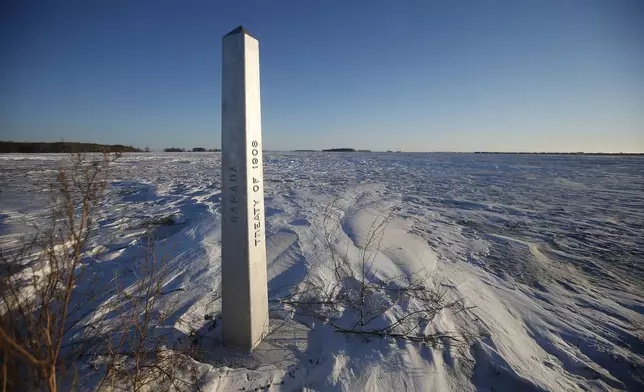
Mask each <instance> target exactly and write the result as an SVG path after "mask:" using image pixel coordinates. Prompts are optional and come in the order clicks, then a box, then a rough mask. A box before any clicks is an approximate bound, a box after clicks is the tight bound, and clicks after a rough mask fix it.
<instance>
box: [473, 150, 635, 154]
mask: <svg viewBox="0 0 644 392" xmlns="http://www.w3.org/2000/svg"><path fill="white" fill-rule="evenodd" d="M474 154H497V155H498V154H501V155H644V153H641V152H496V151H476V152H474Z"/></svg>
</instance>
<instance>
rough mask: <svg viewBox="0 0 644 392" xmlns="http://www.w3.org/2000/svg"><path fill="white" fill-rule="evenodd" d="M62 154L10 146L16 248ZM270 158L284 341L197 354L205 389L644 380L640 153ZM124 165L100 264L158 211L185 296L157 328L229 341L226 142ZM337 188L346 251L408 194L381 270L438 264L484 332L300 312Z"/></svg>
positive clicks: (105, 266)
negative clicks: (457, 333) (411, 337)
mask: <svg viewBox="0 0 644 392" xmlns="http://www.w3.org/2000/svg"><path fill="white" fill-rule="evenodd" d="M64 159H66V157H65V156H64V155H57V154H47V155H17V154H11V155H0V184H1V185H0V191H1V193H0V246H1V247H2V249H3V251H5V250H11V249H13V248H15V247H17V246H19V244H20V243H21V241H23V240H24V237H25V236H26V235H28V233H29V231H30V230H31V227H32V224H34V223H36V224H44V223H45V222H46V219H45V217H46V216H47V212H48V210H47V200H48V197H47V192H48V184H49V183H50V182H51V181H53V179H54V175H55V172H56V165H57V163H58V162H59V161H61V160H64ZM264 165H265V169H264V172H265V179H264V181H265V206H266V221H267V222H266V230H267V253H268V262H267V264H268V276H269V282H268V287H269V296H270V298H271V299H272V300H273V302H272V303H271V308H272V312H271V326H272V329H273V332H272V334H269V336H267V339H266V342H267V345H268V346H270V347H269V348H265V349H262V348H260V349H259V350H257V352H256V353H254V354H253V355H251V356H248V357H243V358H236V359H235V360H228V359H227V356H226V355H216V354H213V355H212V356H211V357H209V358H202V359H200V360H201V362H200V364H199V369H200V370H201V371H202V377H203V381H204V386H203V389H204V390H206V391H209V390H222V391H223V390H246V391H248V390H255V388H266V386H267V385H269V384H270V385H271V386H270V388H269V389H270V390H283V391H293V390H316V391H318V390H319V391H326V390H342V391H357V390H370V391H390V390H398V391H402V390H406V391H429V390H438V391H461V390H463V391H467V390H489V391H492V390H494V391H500V390H508V391H531V390H534V391H575V390H633V391H635V390H644V158H643V157H624V156H621V157H620V156H613V157H604V156H547V155H484V154H442V153H436V154H424V153H423V154H420V153H419V154H408V153H321V152H320V153H316V152H267V153H265V163H264ZM111 176H112V183H111V185H110V188H109V191H108V194H107V196H106V198H105V199H104V201H103V203H102V207H101V210H100V214H99V215H100V216H99V218H98V220H97V221H96V222H97V226H98V227H97V230H96V233H95V236H94V237H92V240H91V243H90V246H89V247H88V249H87V253H86V255H87V256H86V257H85V259H84V263H85V267H86V268H88V269H89V270H91V271H94V273H95V274H98V275H101V274H102V275H104V276H105V277H109V276H111V275H112V274H113V272H114V271H116V270H118V271H120V272H121V273H125V274H127V271H132V269H131V268H130V267H129V266H130V265H131V263H132V262H133V260H135V259H136V258H137V257H141V254H142V253H141V249H142V248H143V247H144V246H145V241H146V240H145V234H146V232H147V231H148V230H149V227H150V225H149V224H146V222H170V223H171V224H165V225H157V226H156V229H155V230H156V231H157V232H156V233H155V237H156V238H157V242H158V247H159V249H162V251H163V252H164V254H166V255H167V259H166V261H165V262H166V263H167V265H168V268H170V269H171V270H172V274H171V276H169V278H168V280H167V282H166V283H165V285H164V291H166V292H173V294H172V295H168V296H167V297H168V300H170V299H169V298H170V297H172V300H173V301H175V302H174V305H175V306H174V307H173V309H174V310H173V314H172V315H171V317H169V318H167V321H166V324H165V325H163V326H159V328H162V329H164V330H170V331H171V332H172V333H173V334H174V335H175V336H176V337H177V340H180V339H181V337H182V336H188V335H190V334H191V333H193V332H194V331H207V333H206V332H204V333H203V335H204V337H203V339H202V340H201V341H200V342H199V344H200V345H202V347H203V348H205V349H206V350H211V351H213V352H216V351H217V350H220V347H219V346H218V345H217V343H216V340H217V327H216V326H215V325H214V324H213V323H216V320H217V318H218V317H220V315H219V311H220V308H221V302H220V301H219V300H218V292H219V287H220V283H221V281H220V278H221V276H220V269H221V253H220V250H221V248H220V238H221V225H220V213H221V211H220V208H221V190H220V185H221V181H220V155H219V154H218V153H177V154H167V153H166V154H157V153H147V154H124V155H123V156H122V157H120V158H119V159H118V160H117V161H116V162H115V163H114V164H113V165H112V167H111ZM329 205H333V206H334V208H336V209H337V211H338V212H339V215H338V216H339V218H338V220H337V222H336V224H337V232H338V233H339V237H338V238H339V239H340V240H341V241H342V244H343V246H345V247H346V249H347V253H352V252H353V253H356V252H359V251H360V249H361V247H363V246H364V243H365V235H366V234H367V232H368V230H369V227H370V226H371V225H372V223H373V222H374V221H375V220H377V219H379V218H382V217H383V216H384V215H386V214H387V212H388V211H392V210H393V211H395V212H394V216H393V217H392V219H391V220H390V221H389V222H388V224H387V226H386V228H385V231H384V234H383V236H382V240H381V241H380V242H379V247H378V249H376V250H375V253H376V255H375V258H374V260H375V268H376V269H377V270H378V273H379V274H380V276H382V277H392V276H404V275H411V274H414V273H417V272H419V271H424V272H426V273H428V274H430V275H431V276H432V281H434V282H436V284H438V285H442V286H445V287H448V288H449V289H450V291H451V293H452V295H456V296H458V297H461V298H463V299H464V301H465V304H466V306H467V307H468V312H467V314H462V313H461V314H452V313H451V312H450V311H449V310H446V311H444V312H442V313H441V314H440V315H439V316H438V317H437V318H436V319H435V320H434V323H433V325H432V326H430V327H431V328H433V329H434V330H436V331H453V330H467V331H469V332H470V333H471V334H472V335H473V336H476V339H475V340H473V341H471V342H469V343H468V345H467V346H466V347H464V346H462V345H460V346H456V345H454V346H452V345H450V344H444V345H441V346H437V347H432V346H426V345H421V344H418V343H412V342H408V341H399V340H395V339H387V338H385V339H383V338H376V339H367V338H365V337H363V336H352V335H346V334H340V333H337V332H335V331H333V329H332V328H330V327H329V326H328V325H324V324H323V323H316V322H312V321H310V320H306V318H303V317H298V316H293V315H292V314H291V315H290V316H289V313H288V312H285V311H284V308H283V306H282V305H281V304H279V303H278V302H276V301H278V300H279V299H280V298H281V297H282V296H283V295H285V293H286V291H285V290H288V287H290V286H294V285H297V284H298V283H299V282H301V281H303V280H305V279H310V278H311V276H310V275H311V274H316V273H318V272H317V271H318V270H316V269H315V268H314V266H315V265H316V263H318V262H319V261H320V258H321V257H324V255H323V253H321V252H320V244H322V243H323V242H324V241H323V237H324V230H325V229H324V227H323V226H324V223H323V222H322V218H323V215H324V211H325V209H326V208H328V206H329ZM128 268H130V269H128ZM317 278H320V279H322V280H324V279H327V278H328V277H325V276H319V277H317ZM106 279H107V278H106ZM132 281H134V280H132ZM104 300H105V301H108V300H109V295H106V296H105V298H104ZM280 306H282V307H281V308H280ZM89 317H100V315H90V316H89ZM280 328H282V329H283V330H286V332H284V331H281V332H278V330H279V329H280ZM278 335H279V336H278ZM199 336H200V335H199ZM286 336H288V338H286ZM209 340H211V341H209ZM271 348H272V349H274V350H272V349H271ZM271 351H275V352H277V354H275V353H271ZM80 366H81V368H82V366H83V364H80Z"/></svg>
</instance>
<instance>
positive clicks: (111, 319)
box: [0, 154, 198, 391]
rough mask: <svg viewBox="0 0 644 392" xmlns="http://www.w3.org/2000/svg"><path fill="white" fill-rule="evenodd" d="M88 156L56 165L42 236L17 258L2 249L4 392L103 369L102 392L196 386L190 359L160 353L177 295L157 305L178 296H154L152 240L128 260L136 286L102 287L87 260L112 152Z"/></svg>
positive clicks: (160, 265) (159, 267)
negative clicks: (132, 262) (142, 253)
mask: <svg viewBox="0 0 644 392" xmlns="http://www.w3.org/2000/svg"><path fill="white" fill-rule="evenodd" d="M91 157H92V156H91V155H87V156H86V155H81V154H76V155H73V156H71V159H70V161H69V163H68V164H67V165H62V166H60V167H59V169H58V172H57V176H56V179H55V181H54V182H53V184H52V185H51V193H50V194H51V196H52V203H51V211H50V214H49V224H48V226H47V229H45V230H43V229H40V228H36V234H35V236H34V238H33V240H31V241H28V242H26V243H25V244H24V245H23V246H22V247H21V248H20V249H18V250H17V251H16V250H11V251H10V252H5V251H4V250H0V368H1V369H0V386H1V388H2V391H18V390H49V391H58V390H73V389H76V387H77V386H78V385H79V384H80V383H84V382H88V379H89V378H91V377H88V374H83V375H82V376H83V377H79V374H78V373H79V370H83V371H86V370H87V368H86V367H83V369H79V368H77V366H78V365H79V364H80V365H82V366H86V365H85V364H89V366H91V367H93V368H94V369H95V372H96V373H98V374H100V372H101V370H102V372H103V373H102V377H100V379H101V381H100V382H99V383H98V389H101V390H119V389H120V390H128V391H141V390H157V389H159V388H160V389H173V388H174V389H175V390H185V389H194V388H195V387H197V386H198V383H197V377H196V374H197V373H196V366H195V363H194V361H192V359H190V357H189V356H188V355H186V353H185V352H182V351H181V350H171V349H170V348H168V346H169V345H170V344H171V342H172V341H171V336H168V334H169V333H167V330H168V329H164V328H163V324H164V321H165V319H166V318H167V316H168V315H169V314H170V313H171V312H172V310H173V309H172V308H173V304H176V303H178V301H179V298H178V297H176V298H172V299H171V300H170V301H164V303H163V305H164V306H166V307H169V308H166V309H165V311H164V310H163V306H160V302H161V301H160V299H161V298H165V299H167V298H168V297H171V296H175V294H180V292H181V290H180V289H179V290H173V291H172V293H170V292H163V291H162V288H163V285H164V284H165V283H166V282H167V278H168V271H169V270H168V267H167V265H166V263H165V261H166V260H165V259H163V258H159V257H158V255H157V252H156V250H155V239H154V238H153V237H151V236H148V237H147V238H148V241H147V244H146V246H145V256H144V257H142V258H141V259H138V260H136V261H135V262H136V263H138V265H137V266H136V268H135V271H133V272H134V274H135V279H132V278H131V277H128V279H125V277H124V276H119V275H118V274H116V275H115V276H114V277H113V278H112V279H111V280H109V281H105V279H104V278H103V276H102V273H103V272H104V271H100V270H101V268H103V267H102V266H101V265H100V264H97V265H96V266H94V267H95V268H93V267H91V263H90V264H87V263H86V261H87V260H86V259H85V256H86V255H87V252H86V246H87V245H88V240H89V239H90V238H91V234H92V233H94V232H95V230H94V229H95V219H96V217H97V214H98V208H99V207H100V203H101V200H102V197H103V196H104V195H105V193H106V190H107V187H108V185H109V178H108V177H109V176H108V174H109V170H108V168H109V165H110V164H111V163H112V162H113V161H114V160H115V159H116V158H118V155H117V154H112V155H110V154H103V155H102V157H101V158H100V159H91ZM94 157H95V155H94ZM163 331H166V333H165V334H164V333H163ZM90 382H91V381H90ZM94 386H96V385H94Z"/></svg>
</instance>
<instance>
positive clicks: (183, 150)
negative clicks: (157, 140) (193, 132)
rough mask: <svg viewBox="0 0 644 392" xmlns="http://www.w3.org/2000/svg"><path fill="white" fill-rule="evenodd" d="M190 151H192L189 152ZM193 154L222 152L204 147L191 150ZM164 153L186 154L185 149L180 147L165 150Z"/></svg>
mask: <svg viewBox="0 0 644 392" xmlns="http://www.w3.org/2000/svg"><path fill="white" fill-rule="evenodd" d="M188 151H190V150H188ZM191 151H192V152H206V151H207V152H218V151H221V150H220V149H218V148H204V147H195V148H193V149H192V150H191ZM163 152H186V149H185V148H178V147H168V148H164V149H163Z"/></svg>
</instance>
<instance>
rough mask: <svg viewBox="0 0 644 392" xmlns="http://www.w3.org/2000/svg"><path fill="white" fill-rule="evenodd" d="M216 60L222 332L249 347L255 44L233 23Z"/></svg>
mask: <svg viewBox="0 0 644 392" xmlns="http://www.w3.org/2000/svg"><path fill="white" fill-rule="evenodd" d="M222 62H223V68H222V97H221V156H222V158H221V175H222V183H223V184H222V235H221V248H222V250H221V253H222V313H223V314H222V317H223V320H222V321H223V326H222V328H223V331H222V333H223V341H224V345H227V346H232V347H238V348H241V349H244V350H249V351H250V350H252V349H253V348H255V346H257V344H259V342H261V340H262V338H263V337H264V336H265V335H266V333H267V331H268V282H267V277H266V234H265V231H264V175H263V164H262V124H261V110H260V96H259V95H260V94H259V43H258V42H257V40H256V39H255V38H253V36H252V35H250V33H249V32H248V31H246V30H245V29H244V28H243V27H241V26H239V27H238V28H236V29H235V30H233V31H231V32H230V33H228V34H226V35H225V36H224V38H223V58H222Z"/></svg>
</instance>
